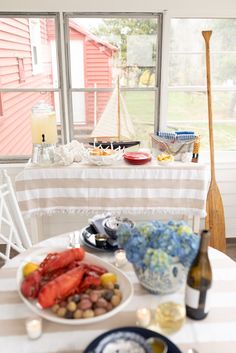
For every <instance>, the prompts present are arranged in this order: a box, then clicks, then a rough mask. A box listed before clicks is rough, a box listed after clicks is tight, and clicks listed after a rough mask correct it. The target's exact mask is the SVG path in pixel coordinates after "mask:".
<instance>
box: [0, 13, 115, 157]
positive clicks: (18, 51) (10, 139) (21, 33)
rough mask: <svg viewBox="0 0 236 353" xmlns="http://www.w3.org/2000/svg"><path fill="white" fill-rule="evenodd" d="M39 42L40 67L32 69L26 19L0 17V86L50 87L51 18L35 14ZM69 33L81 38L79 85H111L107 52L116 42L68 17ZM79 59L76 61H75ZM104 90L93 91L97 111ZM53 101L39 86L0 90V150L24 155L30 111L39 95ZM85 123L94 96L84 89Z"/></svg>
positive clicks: (88, 122) (90, 122)
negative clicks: (111, 41) (80, 74)
mask: <svg viewBox="0 0 236 353" xmlns="http://www.w3.org/2000/svg"><path fill="white" fill-rule="evenodd" d="M39 21H40V38H41V46H42V48H43V62H42V68H43V69H42V71H41V72H38V73H37V72H36V73H35V72H34V60H35V59H34V58H33V54H32V53H33V50H34V48H33V46H32V34H31V32H30V21H29V19H26V18H1V19H0V88H3V89H4V88H12V89H13V88H22V87H24V88H28V89H31V88H38V87H49V88H53V84H55V77H53V75H54V76H55V73H53V64H54V63H53V58H52V45H51V44H52V42H53V41H54V38H55V35H54V34H55V31H54V24H53V23H54V22H53V20H52V19H40V20H39ZM70 39H71V40H82V42H83V67H84V70H83V72H84V78H83V81H84V87H86V88H88V87H90V88H91V87H92V88H93V87H94V85H95V84H96V86H97V87H111V86H112V58H113V54H114V52H115V51H116V50H117V48H115V47H113V46H111V45H110V44H108V43H104V42H101V41H100V40H99V39H98V38H96V37H95V36H93V35H92V34H91V33H89V32H87V31H85V30H84V29H83V28H82V27H81V26H78V25H77V24H76V23H75V22H73V21H71V22H70ZM78 65H80V62H78ZM108 98H109V94H108V93H103V95H102V96H99V100H98V104H97V111H98V113H99V112H101V111H102V110H103V109H104V106H105V105H106V103H107V100H108ZM42 99H43V100H44V101H47V102H48V103H49V104H51V105H54V94H53V93H44V94H41V93H40V92H23V93H22V92H1V93H0V155H2V156H3V155H5V156H8V155H9V156H10V155H24V154H25V155H29V154H31V149H32V140H31V122H30V114H31V109H32V106H34V105H35V104H36V103H37V102H38V101H39V100H42ZM85 108H86V111H85V124H86V125H87V126H90V125H91V126H92V125H93V119H94V97H93V94H86V101H85Z"/></svg>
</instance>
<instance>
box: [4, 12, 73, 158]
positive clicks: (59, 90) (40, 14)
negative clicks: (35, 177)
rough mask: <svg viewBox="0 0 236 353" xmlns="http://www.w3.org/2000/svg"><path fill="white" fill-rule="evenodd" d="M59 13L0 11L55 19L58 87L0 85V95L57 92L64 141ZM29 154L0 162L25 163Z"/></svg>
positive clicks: (23, 16) (6, 16)
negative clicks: (5, 86)
mask: <svg viewBox="0 0 236 353" xmlns="http://www.w3.org/2000/svg"><path fill="white" fill-rule="evenodd" d="M60 17H61V16H60V13H59V12H25V13H22V12H2V11H1V12H0V18H28V19H30V18H54V19H55V41H56V43H57V50H56V56H57V63H58V87H57V88H47V87H43V86H42V87H39V88H28V87H27V88H24V87H22V88H14V87H11V88H1V87H0V96H1V94H2V93H8V92H23V93H27V92H55V93H58V94H59V97H60V99H59V101H60V111H61V126H62V129H61V133H62V135H61V138H62V143H65V141H66V137H65V136H66V126H67V125H66V124H65V121H64V120H65V118H64V113H63V112H65V104H66V102H65V100H64V99H62V97H63V96H64V92H65V91H66V88H65V87H64V80H63V74H62V67H63V64H62V61H63V57H62V53H63V49H62V45H61V43H62V40H61V37H62V33H61V27H62V26H61V19H60ZM29 158H30V156H28V155H27V156H23V155H21V156H19V155H15V156H0V162H2V163H25V162H27V161H28V160H29Z"/></svg>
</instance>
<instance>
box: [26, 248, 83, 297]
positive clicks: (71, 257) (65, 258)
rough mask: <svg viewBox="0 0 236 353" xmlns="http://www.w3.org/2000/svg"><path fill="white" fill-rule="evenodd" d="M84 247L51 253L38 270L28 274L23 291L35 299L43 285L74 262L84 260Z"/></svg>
mask: <svg viewBox="0 0 236 353" xmlns="http://www.w3.org/2000/svg"><path fill="white" fill-rule="evenodd" d="M84 255H85V251H84V249H83V248H73V249H68V250H65V251H63V252H61V253H50V254H48V255H47V257H46V258H45V259H44V260H43V261H42V262H41V263H40V265H39V268H38V270H36V271H34V272H32V273H31V274H30V275H29V276H27V277H26V278H25V279H24V280H23V282H22V284H21V292H22V294H23V295H24V296H25V297H26V298H31V299H35V298H37V296H38V293H39V291H40V288H41V287H42V285H44V284H46V283H47V282H49V281H50V280H51V279H52V278H56V277H57V276H59V275H61V274H62V273H64V272H65V271H66V268H67V267H68V266H69V265H71V264H72V263H73V262H76V261H81V260H83V258H84Z"/></svg>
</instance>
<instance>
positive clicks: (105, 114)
mask: <svg viewBox="0 0 236 353" xmlns="http://www.w3.org/2000/svg"><path fill="white" fill-rule="evenodd" d="M114 92H115V94H116V91H114ZM114 92H93V93H91V92H86V93H83V92H82V93H81V92H80V93H77V92H76V93H73V109H74V124H73V126H74V138H76V139H78V140H79V141H80V142H87V141H92V137H97V138H98V140H99V137H100V139H101V137H103V136H104V132H105V131H109V132H110V135H111V136H112V135H114V134H115V133H116V130H115V129H116V128H117V124H116V119H117V100H116V96H115V94H114ZM154 102H155V94H154V92H143V91H142V92H137V91H136V92H131V91H128V92H127V91H126V92H122V93H121V114H120V119H121V122H122V126H123V125H124V126H125V130H126V131H124V135H126V138H127V139H128V138H133V139H135V140H140V141H142V145H144V146H149V147H150V133H153V131H154V109H155V104H154ZM85 107H87V114H86V108H85ZM85 116H86V117H87V119H85ZM104 126H105V127H104ZM113 126H114V127H115V128H113ZM132 132H133V133H134V135H132ZM99 133H100V135H99ZM129 133H130V135H129Z"/></svg>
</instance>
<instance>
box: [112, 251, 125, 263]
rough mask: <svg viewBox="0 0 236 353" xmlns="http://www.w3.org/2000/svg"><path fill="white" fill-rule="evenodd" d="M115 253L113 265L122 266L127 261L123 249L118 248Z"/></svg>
mask: <svg viewBox="0 0 236 353" xmlns="http://www.w3.org/2000/svg"><path fill="white" fill-rule="evenodd" d="M114 255H115V265H116V266H117V267H122V266H124V265H125V264H126V263H127V258H126V255H125V250H124V249H118V250H116V251H115V253H114Z"/></svg>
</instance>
